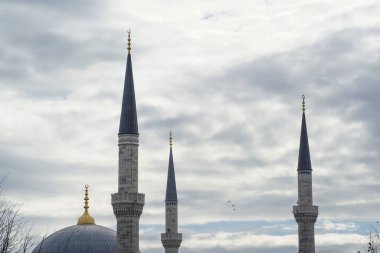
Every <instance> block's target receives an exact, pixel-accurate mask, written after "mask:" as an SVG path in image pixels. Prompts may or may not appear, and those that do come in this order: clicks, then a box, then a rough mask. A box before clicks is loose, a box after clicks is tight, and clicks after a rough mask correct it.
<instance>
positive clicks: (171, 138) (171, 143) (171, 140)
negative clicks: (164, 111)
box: [169, 131, 173, 147]
mask: <svg viewBox="0 0 380 253" xmlns="http://www.w3.org/2000/svg"><path fill="white" fill-rule="evenodd" d="M169 139H170V147H172V146H173V136H172V131H170V138H169Z"/></svg>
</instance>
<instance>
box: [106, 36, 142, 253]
mask: <svg viewBox="0 0 380 253" xmlns="http://www.w3.org/2000/svg"><path fill="white" fill-rule="evenodd" d="M130 41H131V38H130V32H128V57H127V67H126V72H125V81H124V92H123V104H122V109H121V116H120V127H119V135H118V137H119V141H118V145H119V178H118V192H117V193H115V194H112V206H113V212H114V214H115V216H116V220H117V248H116V252H117V253H138V252H140V250H139V220H140V215H141V213H142V210H143V206H144V203H145V195H144V194H142V193H139V192H138V146H139V132H138V126H137V113H136V100H135V91H134V84H133V73H132V60H131V53H130V50H131V44H130Z"/></svg>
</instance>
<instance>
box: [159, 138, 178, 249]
mask: <svg viewBox="0 0 380 253" xmlns="http://www.w3.org/2000/svg"><path fill="white" fill-rule="evenodd" d="M172 146H173V139H172V133H171V132H170V154H169V166H168V180H167V183H166V198H165V233H163V234H161V241H162V245H163V246H164V248H165V253H178V248H179V246H180V245H181V242H182V234H179V233H178V198H177V187H176V183H175V173H174V161H173V151H172Z"/></svg>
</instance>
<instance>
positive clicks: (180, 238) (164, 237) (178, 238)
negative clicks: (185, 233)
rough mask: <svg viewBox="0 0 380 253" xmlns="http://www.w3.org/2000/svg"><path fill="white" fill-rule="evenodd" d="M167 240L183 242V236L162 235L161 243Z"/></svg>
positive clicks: (176, 234)
mask: <svg viewBox="0 0 380 253" xmlns="http://www.w3.org/2000/svg"><path fill="white" fill-rule="evenodd" d="M165 240H178V241H182V234H180V233H170V232H169V233H164V234H161V241H165Z"/></svg>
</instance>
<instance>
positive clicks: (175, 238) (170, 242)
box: [161, 233, 182, 248]
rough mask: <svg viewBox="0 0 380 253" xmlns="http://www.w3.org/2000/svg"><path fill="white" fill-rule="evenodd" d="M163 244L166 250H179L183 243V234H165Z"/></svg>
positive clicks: (162, 238)
mask: <svg viewBox="0 0 380 253" xmlns="http://www.w3.org/2000/svg"><path fill="white" fill-rule="evenodd" d="M161 242H162V245H163V246H164V247H165V248H179V246H180V245H181V242H182V234H180V233H163V234H161Z"/></svg>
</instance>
